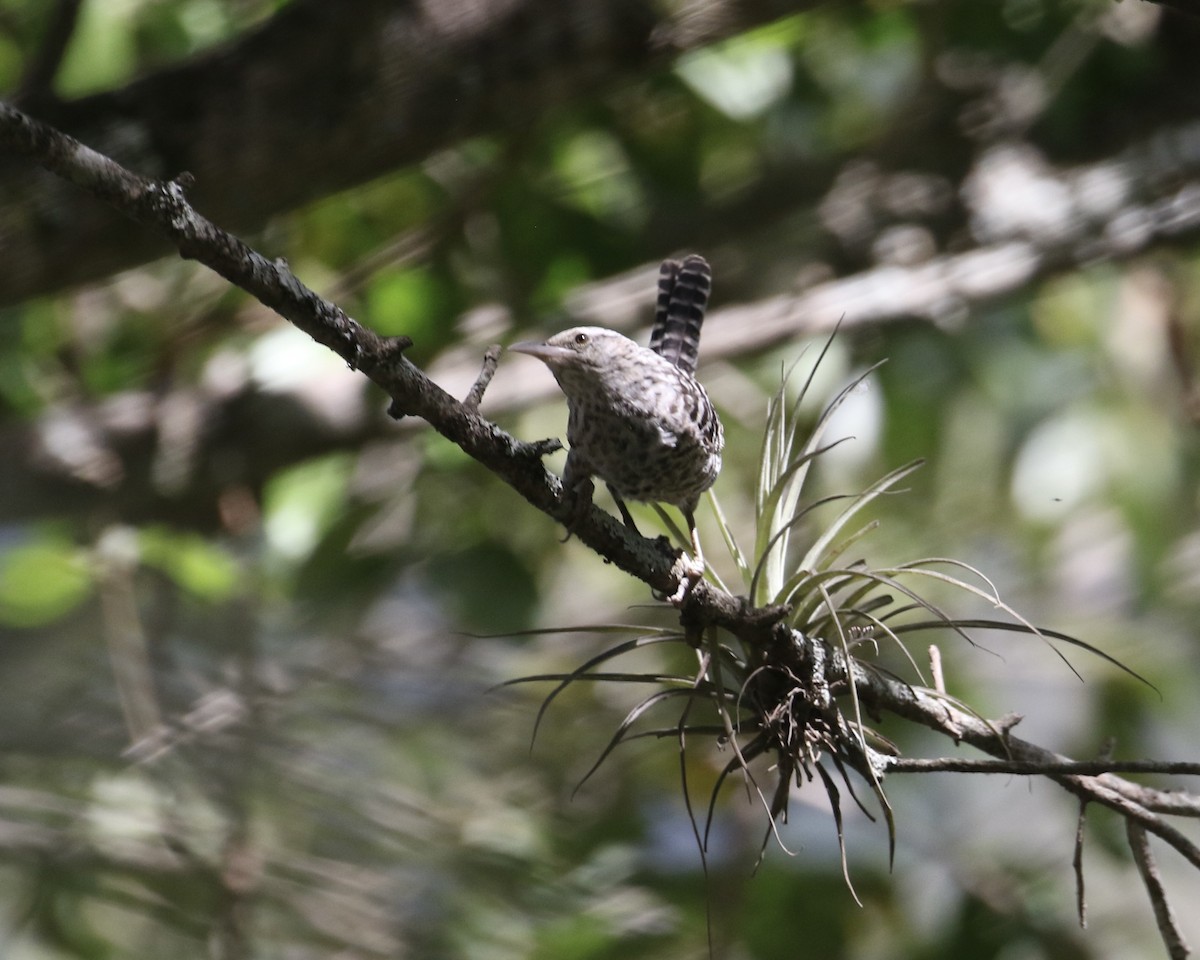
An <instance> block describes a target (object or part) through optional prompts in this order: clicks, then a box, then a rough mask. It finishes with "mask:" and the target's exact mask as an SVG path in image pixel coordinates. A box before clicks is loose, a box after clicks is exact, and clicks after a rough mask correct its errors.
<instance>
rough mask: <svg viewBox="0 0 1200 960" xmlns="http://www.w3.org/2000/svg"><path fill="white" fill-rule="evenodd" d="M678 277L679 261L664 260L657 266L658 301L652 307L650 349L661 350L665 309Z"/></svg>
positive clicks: (668, 305)
mask: <svg viewBox="0 0 1200 960" xmlns="http://www.w3.org/2000/svg"><path fill="white" fill-rule="evenodd" d="M678 279H679V261H678V260H664V261H663V262H662V266H661V267H659V268H658V301H657V302H656V303H655V307H654V326H653V328H651V330H650V349H651V350H653V351H654V352H655V353H658V354H661V353H662V352H663V336H664V334H665V333H666V331H667V311H668V309H669V308H670V305H671V291H672V290H674V289H675V281H676V280H678Z"/></svg>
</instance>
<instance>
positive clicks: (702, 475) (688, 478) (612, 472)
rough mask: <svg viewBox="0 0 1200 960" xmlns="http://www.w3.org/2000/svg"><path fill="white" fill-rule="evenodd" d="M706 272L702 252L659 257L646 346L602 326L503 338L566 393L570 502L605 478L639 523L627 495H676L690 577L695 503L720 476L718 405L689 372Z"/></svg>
mask: <svg viewBox="0 0 1200 960" xmlns="http://www.w3.org/2000/svg"><path fill="white" fill-rule="evenodd" d="M711 277H712V274H711V271H710V269H709V266H708V262H707V261H706V260H705V259H704V258H703V257H700V256H689V257H686V258H685V259H684V260H683V261H682V262H681V263H679V262H676V261H674V260H667V261H666V262H664V263H663V265H662V269H661V271H660V275H659V283H658V304H657V310H656V314H655V322H654V328H653V331H652V333H651V335H650V347H649V348H646V347H642V346H639V345H638V344H636V343H634V341H632V340H630V339H629V338H628V337H625V336H622V335H621V334H619V333H617V332H616V331H614V330H607V329H605V328H603V327H575V328H573V329H570V330H564V331H563V332H562V333H558V334H555V335H554V336H553V337H551V338H550V339H549V340H546V341H545V342H543V343H536V342H528V341H526V342H521V343H515V344H513V345H512V346H511V347H509V349H510V350H515V351H517V352H519V353H527V354H529V355H530V356H534V357H537V358H538V359H539V360H541V361H542V362H543V363H545V364H546V366H548V367H549V368H550V370H551V372H552V373H553V374H554V378H555V379H556V380H557V381H558V385H559V386H560V387H561V388H562V392H563V393H564V394H566V397H567V408H568V419H567V442H568V443H569V444H570V450H569V452H568V453H567V465H566V469H565V470H564V471H563V478H562V482H563V488H564V490H565V491H566V494H567V496H568V497H570V498H572V499H574V501H575V505H574V508H573V509H575V510H583V509H586V508H587V506H588V504H589V503H590V502H591V494H592V485H591V483H590V478H591V477H599V478H600V479H602V480H604V481H605V482H606V483H607V484H608V487H609V490H610V491H611V492H612V494H613V497H614V499H615V500H616V502H617V506H618V507H619V509H620V511H621V515H622V517H623V518H624V519H625V522H626V523H627V524H628V525H630V526H631V527H633V529H635V530H636V529H637V528H636V527H635V526H634V525H633V518H632V517H631V516H630V514H629V510H628V509H627V508H626V506H625V503H624V501H625V500H639V501H658V502H662V503H670V504H673V505H675V506H676V507H678V508H679V509H680V511H681V512H682V513H683V516H684V519H685V520H686V521H687V525H688V533H689V535H690V539H691V545H692V554H693V557H694V558H695V560H694V565H693V566H692V567H689V568H688V569H687V570H686V573H687V574H688V576H689V577H691V578H698V577H700V576H702V575H703V572H704V560H703V554H702V553H701V552H700V542H699V539H698V538H697V536H696V520H695V510H696V505H697V504H698V503H699V500H700V495H701V494H702V493H703V492H704V491H705V490H707V489H708V488H709V487H711V486H712V485H713V481H714V480H716V478H717V473H718V472H719V471H720V469H721V450H722V448H723V447H724V444H725V437H724V433H723V431H722V429H721V421H720V420H719V419H718V418H717V412H716V410H714V409H713V405H712V402H711V401H710V400H709V399H708V394H707V393H705V391H704V387H702V386H701V385H700V383H699V382H698V381H697V380H696V378H695V377H694V376H693V373H694V371H695V369H696V357H697V353H698V351H699V346H700V325H701V324H702V323H703V322H704V309H705V307H706V306H707V304H708V295H709V290H710V287H711V284H712V280H711ZM681 589H682V586H681ZM680 596H681V595H680Z"/></svg>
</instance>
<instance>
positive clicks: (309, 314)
mask: <svg viewBox="0 0 1200 960" xmlns="http://www.w3.org/2000/svg"><path fill="white" fill-rule="evenodd" d="M0 147H3V148H5V149H8V150H10V151H13V152H16V153H19V154H22V155H24V156H27V157H29V158H31V159H33V160H35V161H36V162H37V163H39V164H41V165H42V166H44V167H46V168H47V169H49V170H51V171H53V172H55V173H56V174H58V175H59V176H61V177H63V178H65V179H67V180H69V181H71V182H72V183H74V184H76V185H78V186H79V187H81V188H82V189H84V190H86V191H88V192H89V193H91V194H92V195H94V196H96V197H99V198H101V199H103V200H105V201H106V202H108V203H110V204H111V205H113V206H114V207H116V208H117V209H118V210H120V211H121V212H122V213H124V214H125V215H127V216H128V217H130V218H132V219H133V220H135V221H137V222H138V223H141V224H143V225H145V226H147V227H149V228H152V229H153V230H155V231H157V232H158V233H160V234H161V235H163V236H165V237H166V238H167V239H168V240H169V241H170V242H171V243H172V244H174V245H175V247H176V248H177V249H178V250H179V252H180V254H181V255H182V256H183V257H185V258H187V259H192V260H197V261H199V262H201V263H203V264H205V265H206V266H208V267H210V268H211V269H213V270H215V271H216V272H217V273H219V274H221V276H223V277H225V278H226V279H228V280H229V281H230V282H231V283H233V284H235V285H237V286H238V287H240V288H241V289H243V290H245V291H247V292H248V293H250V294H252V295H253V296H255V297H256V298H258V299H259V300H260V301H261V302H263V303H264V304H266V305H267V306H269V307H270V308H271V309H273V310H275V311H276V312H278V313H279V314H280V315H281V316H283V317H285V318H286V319H288V320H289V321H291V322H292V323H293V324H295V325H296V326H297V327H299V328H300V329H301V330H303V331H304V332H306V333H307V334H309V336H311V337H312V338H313V339H314V340H316V341H317V342H318V343H321V344H324V345H325V346H327V347H328V348H329V349H331V350H333V351H334V352H335V353H337V354H338V355H339V356H340V357H342V358H343V359H344V360H346V362H347V363H348V364H350V365H351V366H352V367H353V368H356V369H358V370H361V371H362V372H363V374H365V375H366V376H367V377H369V378H370V379H371V380H372V382H374V383H375V384H377V385H378V386H379V387H381V388H382V389H383V390H384V391H385V392H386V393H387V394H388V396H390V397H391V399H392V408H391V409H392V411H393V412H394V413H395V414H396V415H401V414H405V415H412V416H415V417H419V418H420V419H423V420H425V421H426V422H428V423H429V424H430V425H431V426H432V427H433V428H434V429H435V430H437V431H438V432H439V433H440V434H442V436H444V437H446V438H447V439H449V440H450V441H451V442H453V443H454V444H456V445H457V446H459V447H460V448H461V449H462V450H463V451H464V452H466V453H467V454H469V455H470V456H471V457H473V458H474V459H475V460H477V461H479V462H480V463H481V464H483V465H484V466H485V467H487V468H488V469H489V470H491V471H492V472H493V473H494V474H496V476H498V477H499V478H501V479H502V480H504V481H505V482H506V483H507V484H508V485H509V486H511V487H512V488H513V489H514V490H515V491H517V492H518V493H519V494H521V496H523V497H524V498H525V499H526V500H528V501H529V502H530V503H531V504H532V505H533V506H535V507H537V508H538V509H539V510H541V511H543V512H544V513H546V514H547V515H549V516H551V517H553V518H555V519H557V520H559V521H560V522H569V523H570V524H571V529H572V532H573V533H575V534H576V535H577V536H578V537H579V538H580V540H582V541H583V542H584V543H585V544H587V545H588V546H589V547H591V548H592V549H593V550H594V551H596V552H597V553H598V554H600V555H601V556H602V557H605V558H606V559H607V560H609V561H611V562H612V563H614V564H615V565H616V566H618V567H620V568H621V569H622V570H624V571H626V572H627V573H630V574H631V575H633V576H635V577H637V578H638V579H640V580H642V581H644V582H645V583H647V584H648V585H649V586H651V587H652V588H653V589H655V590H658V591H661V592H664V593H672V592H674V590H675V588H676V587H677V586H678V579H677V576H676V575H675V574H673V573H672V563H673V560H674V556H673V554H672V552H671V551H670V550H669V549H668V548H667V547H665V546H664V545H662V544H660V543H659V542H657V541H649V540H645V539H642V538H640V537H638V536H636V535H635V534H632V533H631V532H630V531H628V530H627V529H626V528H625V527H624V526H622V525H620V524H618V523H617V521H616V520H615V519H614V518H612V517H610V516H608V515H607V514H605V513H603V512H602V511H600V510H598V509H597V508H595V507H593V508H592V509H591V510H590V511H589V512H588V513H587V514H586V515H584V516H583V517H582V518H580V519H579V520H578V521H577V522H576V521H575V520H574V519H573V518H572V516H571V512H570V511H568V510H567V509H566V508H565V505H564V503H563V500H562V495H561V494H562V490H561V484H560V483H559V481H558V479H557V478H556V477H554V476H552V475H551V474H550V473H548V472H547V471H546V469H545V467H544V466H542V464H541V463H540V459H539V458H540V456H541V455H542V454H543V453H545V452H546V451H547V449H548V445H547V444H546V443H545V442H543V443H540V444H529V443H525V442H522V441H520V440H517V439H516V438H514V437H512V436H511V435H509V434H508V433H506V432H505V431H503V430H501V429H500V428H499V427H497V426H496V425H495V424H493V423H491V422H490V421H488V420H486V419H485V418H483V417H482V416H480V415H479V413H478V412H477V409H476V407H477V404H478V401H479V399H480V396H481V395H482V392H483V389H484V387H486V379H487V374H488V366H489V365H490V361H488V362H487V363H485V367H484V372H483V374H482V375H481V378H480V380H479V381H478V382H477V386H476V388H475V389H473V390H472V391H471V393H470V395H469V396H468V398H467V400H466V401H465V402H460V401H458V400H456V399H455V398H454V397H452V396H451V395H450V394H448V393H447V392H446V391H445V390H443V389H442V388H440V387H439V386H437V385H436V384H435V383H433V382H432V381H431V380H430V379H429V378H428V377H427V376H425V374H424V373H423V372H422V371H421V370H419V369H418V368H417V367H415V366H414V365H413V364H412V363H411V362H409V361H408V359H407V358H406V357H405V356H404V350H405V348H407V347H408V346H409V345H410V343H411V341H410V340H409V339H408V338H406V337H399V338H384V337H380V336H379V335H377V334H375V333H374V332H373V331H371V330H369V329H367V328H366V327H363V326H362V325H361V324H359V323H358V322H356V321H355V320H354V319H353V318H351V317H349V316H348V315H346V313H345V312H344V311H342V310H341V309H340V308H338V307H337V306H336V305H334V304H332V303H329V302H328V301H326V300H324V299H322V298H321V297H319V296H317V295H316V294H315V293H314V292H313V291H311V290H310V289H309V288H307V287H306V286H305V285H304V284H303V283H301V282H300V281H299V280H298V279H297V278H296V277H295V275H294V274H292V272H291V271H290V270H289V269H288V267H287V264H286V263H284V262H282V261H278V260H275V261H272V260H268V259H267V258H265V257H263V256H262V255H260V254H258V253H256V252H255V251H253V250H252V249H250V248H249V247H248V246H247V245H246V244H244V243H243V242H242V241H240V240H239V239H237V238H236V237H234V236H232V235H231V234H229V233H227V232H225V231H224V230H222V229H220V228H219V227H217V226H216V225H215V224H213V223H212V222H211V221H209V220H207V219H206V218H205V217H203V216H201V215H200V214H199V213H198V212H197V211H196V210H195V209H194V208H193V207H192V206H191V204H190V203H189V202H188V200H187V198H186V196H185V188H186V186H187V182H188V180H189V179H190V178H187V177H186V176H185V177H180V178H178V179H176V180H174V181H170V182H165V183H164V182H160V181H156V180H152V179H148V178H145V177H141V176H139V175H137V174H134V173H132V172H130V171H129V170H126V169H125V168H124V167H122V166H120V165H119V164H117V163H116V162H114V161H113V160H111V159H109V158H108V157H105V156H103V155H102V154H100V153H97V152H96V151H94V150H91V149H89V148H88V147H86V146H84V145H82V144H81V143H79V142H78V141H76V140H74V139H72V138H70V137H68V136H66V135H64V134H62V133H60V132H58V131H56V130H54V129H52V128H50V127H48V126H46V125H44V124H41V123H38V122H37V121H35V120H33V119H31V118H30V117H28V116H26V115H25V114H23V113H21V112H20V111H18V110H16V109H15V108H13V107H11V106H8V105H5V104H2V103H0ZM785 614H786V610H783V609H782V608H775V609H770V610H756V609H754V608H753V607H752V606H751V605H750V604H749V603H748V601H747V600H746V599H745V598H743V597H735V596H733V595H731V594H729V593H727V592H725V591H724V590H720V589H718V588H716V587H714V586H713V585H711V584H709V583H707V582H705V581H700V582H699V583H697V584H695V586H694V587H693V588H692V589H691V590H690V592H689V593H688V595H687V598H686V600H685V601H684V603H683V606H682V609H681V620H682V622H683V626H684V627H685V630H686V631H687V632H688V633H689V635H693V634H694V632H695V631H697V630H699V629H700V628H703V627H706V626H713V625H715V626H720V627H724V628H726V629H728V630H729V631H730V632H731V633H733V634H734V635H735V636H736V637H737V638H738V639H739V640H740V641H741V642H742V644H743V645H744V646H746V647H747V648H755V649H758V650H761V651H770V650H771V649H783V648H785V647H786V648H789V649H790V650H792V651H799V657H798V659H799V661H803V662H805V663H808V664H811V665H817V664H820V665H822V666H821V667H820V668H819V671H818V672H820V673H821V674H822V676H820V677H817V678H816V680H817V681H818V682H822V683H824V685H825V688H826V689H832V688H835V687H836V688H838V689H842V690H844V689H846V688H847V681H849V686H850V687H852V688H853V689H854V690H855V691H856V695H857V697H858V699H859V701H861V703H862V704H863V706H865V707H867V708H868V709H874V710H880V711H884V710H886V711H888V712H890V713H892V714H894V715H896V716H898V717H901V718H903V719H906V720H909V721H911V722H914V723H917V724H920V725H922V726H925V727H927V728H929V729H931V730H934V731H936V732H938V733H941V734H943V735H945V736H947V737H949V738H950V739H952V740H954V741H955V742H956V743H957V742H964V743H967V744H969V745H971V746H974V747H976V748H977V749H979V750H982V751H983V752H985V753H987V754H990V755H992V756H994V757H997V758H1000V759H1001V760H1002V761H1004V762H1005V763H1006V764H1009V765H1019V766H1012V767H1011V770H1012V771H1016V772H1022V773H1024V772H1029V773H1038V774H1040V775H1044V776H1047V777H1048V778H1049V779H1051V780H1053V781H1054V782H1056V783H1058V784H1059V785H1060V786H1061V787H1062V788H1063V789H1065V790H1067V791H1068V792H1070V793H1072V794H1074V795H1076V796H1078V797H1079V798H1080V800H1081V801H1082V802H1083V803H1085V804H1086V803H1097V804H1100V805H1103V806H1105V807H1107V808H1109V809H1111V810H1114V811H1115V812H1117V813H1118V814H1119V815H1120V816H1121V817H1123V818H1124V819H1125V820H1126V822H1127V823H1128V824H1130V825H1131V827H1130V828H1131V830H1132V831H1133V833H1131V837H1136V836H1138V835H1140V832H1142V831H1144V832H1146V833H1152V834H1154V835H1156V836H1158V837H1159V838H1161V839H1162V840H1164V841H1165V842H1166V843H1167V844H1169V845H1170V846H1171V847H1173V848H1174V849H1175V850H1176V851H1177V852H1178V853H1180V854H1181V855H1182V856H1183V857H1184V858H1185V859H1187V860H1188V862H1189V863H1191V864H1193V865H1194V866H1196V867H1197V868H1198V869H1200V847H1198V846H1197V845H1196V844H1195V843H1193V842H1192V841H1191V840H1189V839H1188V838H1187V837H1186V836H1184V835H1183V834H1182V833H1181V832H1180V831H1178V830H1176V829H1175V828H1174V827H1172V826H1171V825H1169V824H1168V823H1166V822H1165V821H1164V820H1163V819H1162V818H1161V816H1160V814H1162V813H1169V814H1186V815H1190V816H1196V815H1197V814H1198V813H1200V802H1198V801H1197V798H1195V797H1192V796H1188V795H1182V794H1179V793H1175V792H1171V791H1162V790H1155V789H1151V788H1147V787H1144V786H1142V785H1139V784H1135V783H1133V782H1131V781H1127V780H1124V779H1123V778H1120V777H1118V776H1116V775H1115V774H1114V773H1113V772H1112V771H1114V770H1120V769H1127V770H1130V771H1137V772H1143V771H1144V769H1145V768H1144V767H1135V766H1130V765H1122V764H1120V763H1100V762H1097V763H1087V764H1078V763H1075V762H1074V761H1072V760H1070V758H1068V757H1064V756H1062V755H1061V754H1057V753H1054V752H1052V751H1050V750H1047V749H1045V748H1042V747H1040V746H1037V745H1036V744H1033V743H1030V742H1027V741H1023V740H1020V739H1018V738H1016V737H1014V736H1012V735H1011V733H1010V732H1009V728H1010V727H1011V726H1012V725H1013V724H1012V723H1007V724H997V723H990V722H988V721H985V720H983V719H981V718H979V717H977V716H975V715H973V714H970V713H968V712H966V711H964V710H962V709H960V708H958V707H957V706H955V705H954V704H953V703H951V702H950V701H948V700H947V699H946V698H945V697H944V696H938V695H937V694H936V693H934V692H932V691H927V690H924V689H922V688H918V687H913V686H911V685H909V684H906V683H903V682H902V681H899V680H895V679H891V678H888V677H885V676H882V675H881V674H879V673H876V672H873V671H870V670H868V669H867V668H866V667H865V666H863V665H862V664H860V663H859V662H858V661H856V660H855V659H854V658H853V657H851V656H849V655H848V653H847V652H846V651H843V650H838V649H829V648H828V647H827V646H826V645H825V644H824V643H823V641H821V640H820V639H816V638H812V637H807V636H805V635H803V634H802V633H800V632H799V631H796V630H794V629H793V628H791V627H790V626H789V625H788V624H787V623H786V622H785V621H784V619H782V618H783V616H784V615H785ZM863 756H864V757H865V758H867V760H868V761H869V762H870V763H871V764H872V765H873V767H874V769H873V773H874V775H875V776H876V777H879V778H881V777H882V776H883V775H884V774H886V773H888V772H890V771H892V770H895V771H896V772H902V771H904V770H905V769H906V765H907V769H908V770H910V771H912V770H917V769H919V766H918V765H915V764H912V763H910V762H906V761H898V760H893V759H892V758H890V757H882V756H879V755H876V754H874V753H870V752H869V751H868V752H865V753H863ZM939 762H940V763H944V762H945V761H939ZM1167 766H1168V767H1170V769H1172V770H1173V772H1185V773H1195V772H1196V770H1195V764H1187V765H1175V766H1172V765H1167ZM1131 842H1132V841H1131ZM1154 896H1155V894H1154V893H1153V892H1152V897H1154ZM1163 905H1164V906H1165V901H1164V902H1163ZM1155 908H1156V910H1159V909H1160V905H1159V903H1158V901H1157V900H1156V902H1155ZM1164 936H1165V934H1164Z"/></svg>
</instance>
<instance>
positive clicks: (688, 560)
mask: <svg viewBox="0 0 1200 960" xmlns="http://www.w3.org/2000/svg"><path fill="white" fill-rule="evenodd" d="M683 518H684V519H685V520H686V521H687V525H688V535H689V538H690V539H691V542H692V555H691V556H690V557H689V556H688V555H687V554H686V553H681V554H680V555H679V559H678V560H676V561H675V565H674V566H673V567H672V568H671V572H672V573H675V574H677V575H678V576H679V588H678V589H677V590H676V591H675V592H674V593H673V594H672V595H671V597H670V598H669V599H670V602H671V603H673V604H674V605H675V606H679V605H680V604H681V603H683V600H684V597H686V596H687V595H688V591H689V590H691V589H692V587H693V586H694V585H695V584H696V583H698V582H699V581H701V580H703V579H704V551H703V550H701V549H700V534H699V533H698V532H697V530H696V518H695V516H694V515H693V512H692V511H691V510H684V511H683Z"/></svg>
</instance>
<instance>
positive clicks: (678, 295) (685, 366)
mask: <svg viewBox="0 0 1200 960" xmlns="http://www.w3.org/2000/svg"><path fill="white" fill-rule="evenodd" d="M711 289H712V270H711V268H710V267H709V265H708V261H707V260H705V259H704V258H703V257H701V256H697V255H695V254H693V255H691V256H689V257H685V258H684V260H683V262H682V263H676V262H675V261H674V260H667V261H665V262H664V263H663V265H662V269H661V271H660V273H659V278H658V307H657V310H656V311H655V318H654V330H653V332H652V333H651V334H650V349H651V350H653V351H654V352H655V353H657V354H659V355H660V356H662V357H664V358H665V359H667V360H669V361H671V363H673V364H675V366H676V367H678V368H679V369H680V370H682V371H684V372H685V373H689V374H690V373H694V372H695V370H696V357H697V355H698V354H699V352H700V325H701V324H702V323H703V322H704V310H705V308H706V307H707V306H708V295H709V292H710V291H711Z"/></svg>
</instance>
